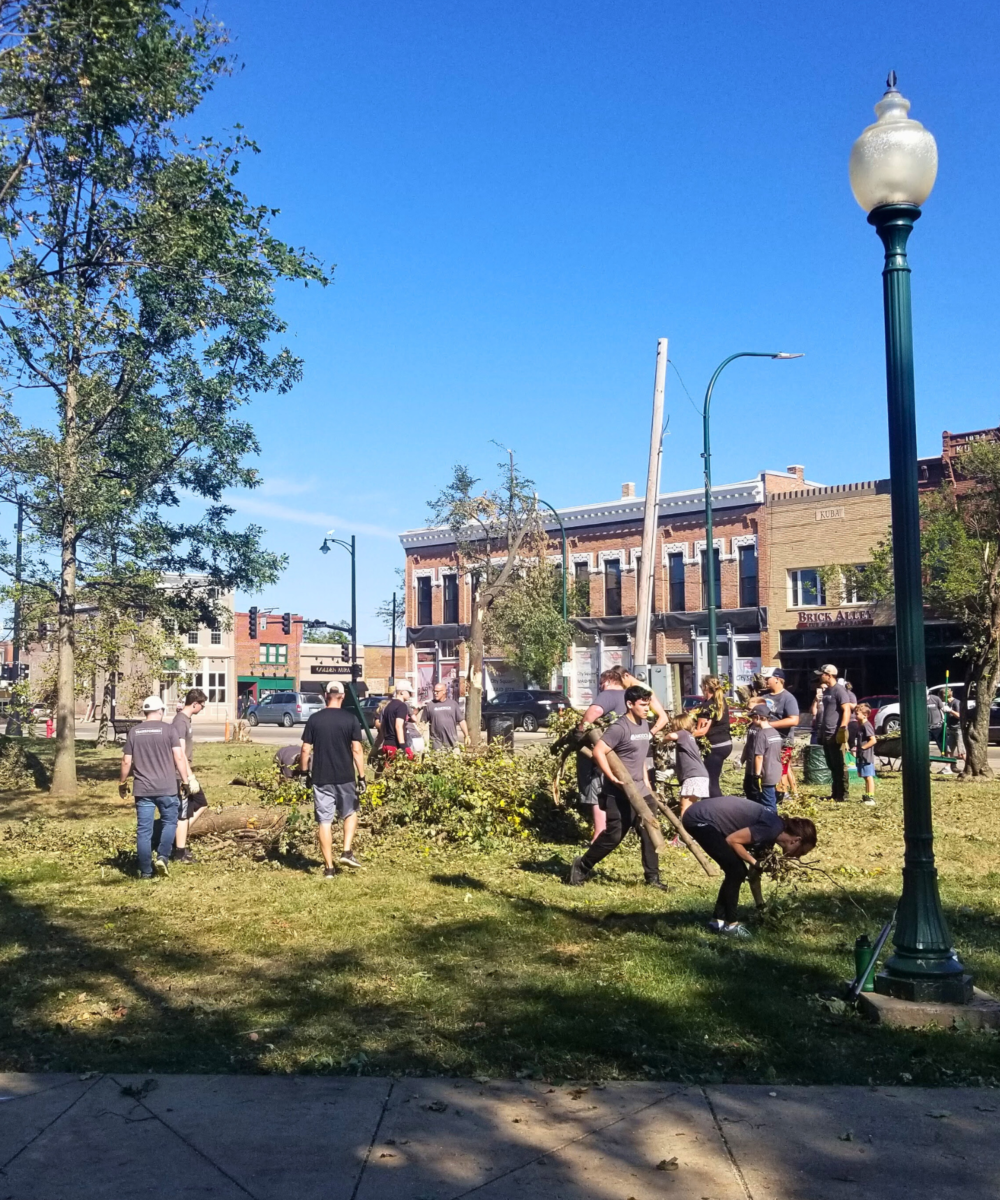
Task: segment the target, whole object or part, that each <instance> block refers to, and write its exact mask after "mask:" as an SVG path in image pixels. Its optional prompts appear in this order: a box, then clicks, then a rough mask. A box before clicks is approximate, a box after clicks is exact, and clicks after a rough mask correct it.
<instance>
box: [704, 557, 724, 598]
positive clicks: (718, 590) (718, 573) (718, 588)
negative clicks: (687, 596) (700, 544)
mask: <svg viewBox="0 0 1000 1200" xmlns="http://www.w3.org/2000/svg"><path fill="white" fill-rule="evenodd" d="M712 560H713V563H714V566H715V607H716V608H721V607H722V569H721V568H722V564H721V562H720V561H719V547H718V546H713V547H712ZM701 607H702V608H703V609H707V608H708V555H707V553H706V552H705V551H704V550H703V551H702V552H701Z"/></svg>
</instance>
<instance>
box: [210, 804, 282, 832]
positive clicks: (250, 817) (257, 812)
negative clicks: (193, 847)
mask: <svg viewBox="0 0 1000 1200" xmlns="http://www.w3.org/2000/svg"><path fill="white" fill-rule="evenodd" d="M287 815H288V814H287V813H286V812H285V810H284V809H283V808H260V807H254V806H253V805H249V804H236V805H233V806H232V807H231V808H224V809H223V810H222V812H213V810H212V809H208V810H207V811H206V812H203V813H202V814H201V816H200V817H199V818H198V819H197V821H195V823H194V824H193V825H192V826H191V829H190V831H189V833H188V836H189V837H204V836H205V835H206V834H210V833H232V832H233V831H234V830H237V829H259V830H262V831H266V832H268V833H280V832H281V830H282V829H283V828H284V824H285V819H286V817H287Z"/></svg>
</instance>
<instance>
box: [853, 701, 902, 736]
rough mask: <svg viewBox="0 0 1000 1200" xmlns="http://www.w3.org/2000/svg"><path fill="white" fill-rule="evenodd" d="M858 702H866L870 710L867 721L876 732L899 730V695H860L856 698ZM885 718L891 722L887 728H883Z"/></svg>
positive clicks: (896, 731)
mask: <svg viewBox="0 0 1000 1200" xmlns="http://www.w3.org/2000/svg"><path fill="white" fill-rule="evenodd" d="M858 703H859V704H867V705H868V707H869V708H870V709H871V710H872V711H871V715H870V716H869V718H868V719H869V721H871V723H872V728H873V729H874V730H875V732H876V733H898V732H899V697H898V696H890V695H888V694H886V695H879V696H861V697H860V698H859V700H858ZM886 720H890V721H891V722H892V723H891V724H890V726H889V727H888V728H885V722H886Z"/></svg>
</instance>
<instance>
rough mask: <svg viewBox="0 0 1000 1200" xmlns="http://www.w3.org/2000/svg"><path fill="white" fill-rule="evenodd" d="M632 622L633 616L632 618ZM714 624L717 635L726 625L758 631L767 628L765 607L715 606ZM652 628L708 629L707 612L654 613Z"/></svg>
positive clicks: (658, 631) (739, 631) (736, 628)
mask: <svg viewBox="0 0 1000 1200" xmlns="http://www.w3.org/2000/svg"><path fill="white" fill-rule="evenodd" d="M632 622H633V624H634V623H635V618H634V617H633V618H632ZM715 625H716V628H717V629H718V631H719V636H720V637H721V636H723V635H724V634H725V632H726V626H727V625H732V627H733V632H734V633H760V632H761V631H762V630H764V629H767V609H766V608H717V609H716V610H715ZM653 628H654V629H655V630H656V631H657V633H667V632H668V631H669V630H676V629H692V628H697V629H704V630H707V629H708V613H707V612H706V611H704V610H702V611H701V612H669V613H654V614H653Z"/></svg>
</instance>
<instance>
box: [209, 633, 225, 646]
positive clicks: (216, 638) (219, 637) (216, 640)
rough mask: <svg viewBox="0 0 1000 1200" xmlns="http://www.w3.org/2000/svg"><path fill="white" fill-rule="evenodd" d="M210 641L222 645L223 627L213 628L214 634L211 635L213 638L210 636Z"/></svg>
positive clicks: (215, 644) (214, 644)
mask: <svg viewBox="0 0 1000 1200" xmlns="http://www.w3.org/2000/svg"><path fill="white" fill-rule="evenodd" d="M209 641H210V642H211V643H212V645H213V646H221V645H222V630H221V629H213V630H212V636H211V638H209Z"/></svg>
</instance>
